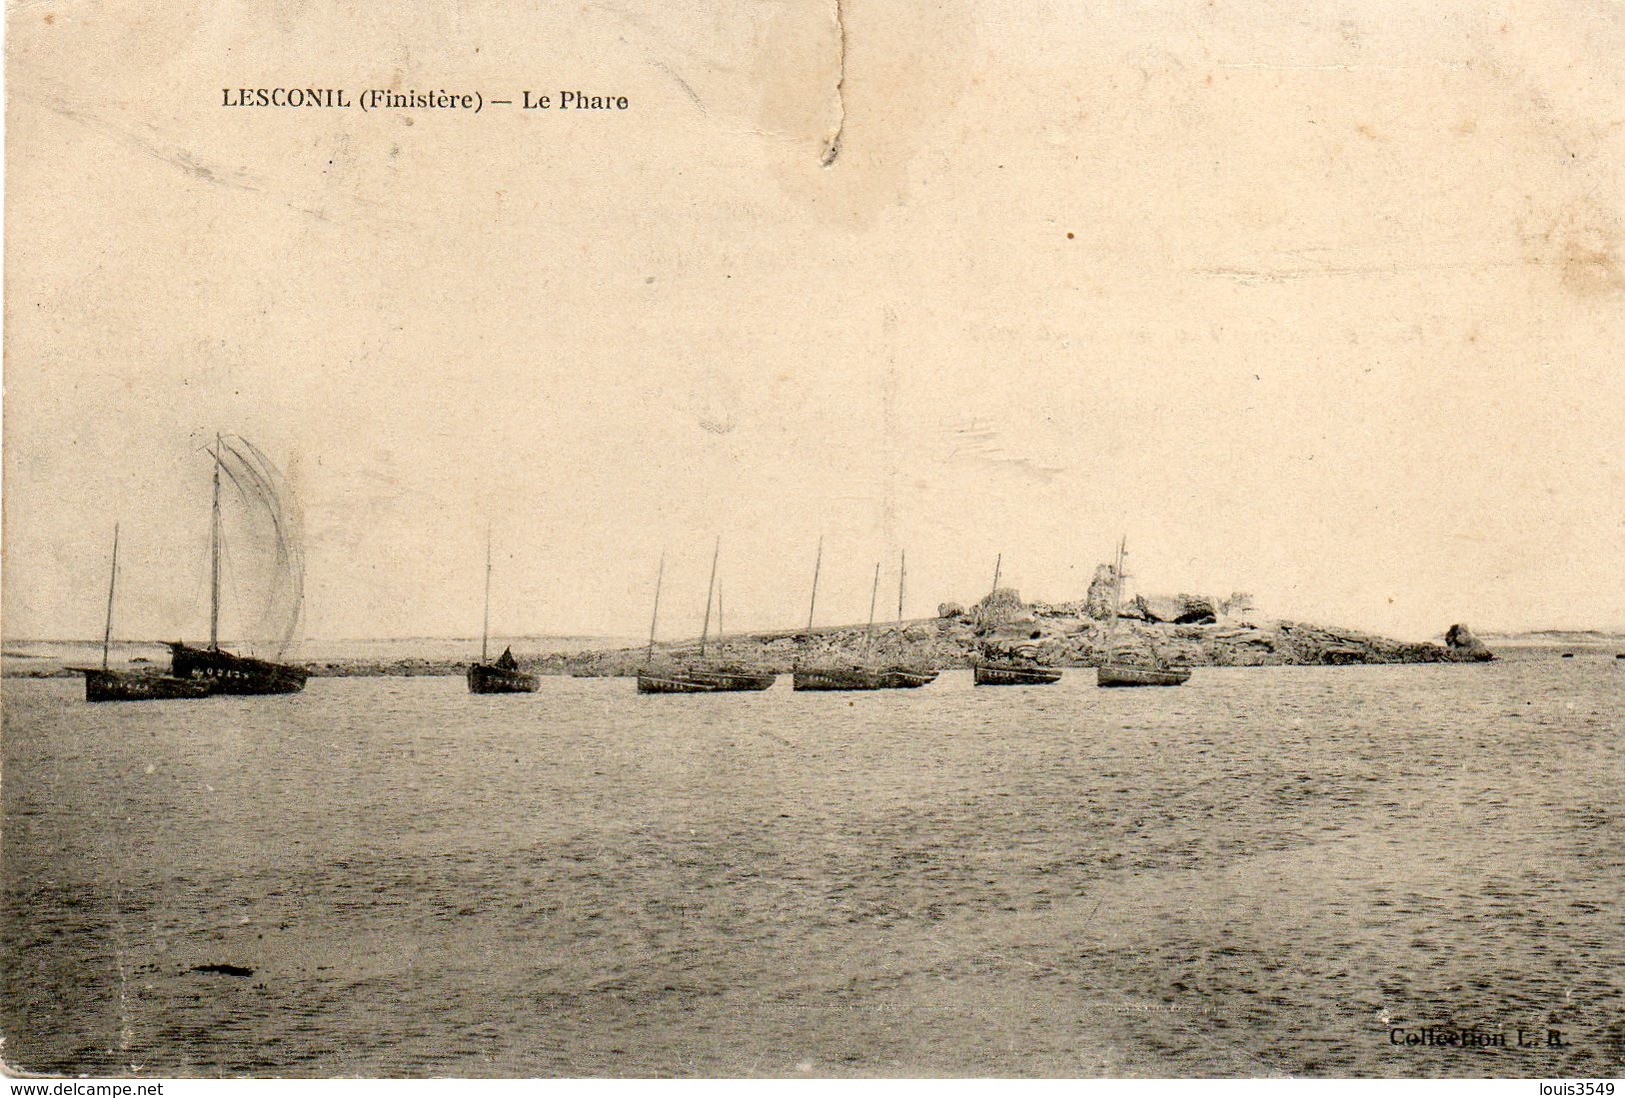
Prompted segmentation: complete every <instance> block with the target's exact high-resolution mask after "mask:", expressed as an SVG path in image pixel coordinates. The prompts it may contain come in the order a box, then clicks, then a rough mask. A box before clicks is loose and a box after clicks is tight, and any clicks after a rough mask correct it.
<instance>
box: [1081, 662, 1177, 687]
mask: <svg viewBox="0 0 1625 1098" xmlns="http://www.w3.org/2000/svg"><path fill="white" fill-rule="evenodd" d="M1190 677H1191V671H1190V668H1188V667H1134V666H1131V665H1128V664H1121V663H1108V664H1104V665H1102V666H1100V667H1097V668H1095V683H1096V685H1098V686H1179V685H1181V684H1183V683H1184V682H1186V681H1187V680H1189V679H1190Z"/></svg>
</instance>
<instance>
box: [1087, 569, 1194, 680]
mask: <svg viewBox="0 0 1625 1098" xmlns="http://www.w3.org/2000/svg"><path fill="white" fill-rule="evenodd" d="M1126 556H1128V539H1127V538H1123V539H1121V540H1119V541H1118V543H1117V565H1116V570H1115V572H1114V574H1113V576H1112V620H1111V623H1110V624H1109V625H1108V626H1107V627H1106V628H1107V630H1108V632H1107V634H1106V638H1107V639H1106V662H1104V663H1102V664H1101V665H1100V666H1099V667H1097V668H1095V684H1096V685H1097V686H1179V685H1181V684H1183V683H1185V682H1186V681H1188V680H1189V679H1190V677H1191V669H1190V668H1189V667H1174V666H1171V665H1170V664H1168V663H1167V662H1166V661H1164V660H1163V659H1162V658H1161V657H1160V656H1159V657H1154V662H1153V663H1152V664H1150V665H1149V666H1147V665H1145V664H1140V663H1131V662H1129V661H1128V660H1126V659H1124V658H1123V656H1122V654H1121V653H1119V652H1118V651H1117V644H1116V642H1117V613H1118V611H1119V610H1120V609H1121V608H1122V605H1123V578H1124V575H1123V558H1124V557H1126Z"/></svg>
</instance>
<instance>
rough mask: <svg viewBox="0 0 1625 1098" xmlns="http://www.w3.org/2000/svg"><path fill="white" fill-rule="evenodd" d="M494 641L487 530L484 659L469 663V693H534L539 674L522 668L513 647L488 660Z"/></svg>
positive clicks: (482, 634)
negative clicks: (533, 673)
mask: <svg viewBox="0 0 1625 1098" xmlns="http://www.w3.org/2000/svg"><path fill="white" fill-rule="evenodd" d="M490 643H491V531H490V529H489V528H487V529H486V531H485V616H484V617H483V618H481V619H480V660H479V662H478V663H475V664H471V665H469V668H468V692H469V693H470V694H534V693H535V692H536V687H537V686H538V685H539V683H538V681H537V679H536V676H535V675H531V674H528V673H526V672H524V671H521V670H519V661H518V660H516V659H514V658H513V649H512V648H504V649H503V650H502V655H500V656H498V657H497V658H496V662H495V663H488V662H486V660H487V652H488V650H489V648H490Z"/></svg>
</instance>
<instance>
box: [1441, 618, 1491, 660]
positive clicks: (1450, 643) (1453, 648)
mask: <svg viewBox="0 0 1625 1098" xmlns="http://www.w3.org/2000/svg"><path fill="white" fill-rule="evenodd" d="M1444 647H1445V650H1446V651H1447V652H1449V653H1450V658H1451V659H1453V660H1462V661H1464V662H1482V661H1486V660H1493V659H1494V658H1495V653H1494V652H1491V651H1490V650H1489V648H1488V646H1486V645H1485V644H1484V642H1483V641H1481V640H1479V639H1478V638H1477V637H1475V636H1473V631H1472V630H1471V629H1469V628H1467V627H1466V626H1465V625H1462V624H1460V623H1459V622H1458V623H1457V624H1455V625H1452V626H1451V627H1450V628H1449V629H1448V630H1447V631H1446V632H1445V635H1444Z"/></svg>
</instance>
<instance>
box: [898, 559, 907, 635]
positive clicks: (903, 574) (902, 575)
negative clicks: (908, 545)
mask: <svg viewBox="0 0 1625 1098" xmlns="http://www.w3.org/2000/svg"><path fill="white" fill-rule="evenodd" d="M907 578H908V550H907V549H904V550H903V551H902V554H901V556H900V557H899V559H898V561H897V624H898V625H902V624H903V581H904V580H905V579H907Z"/></svg>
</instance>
